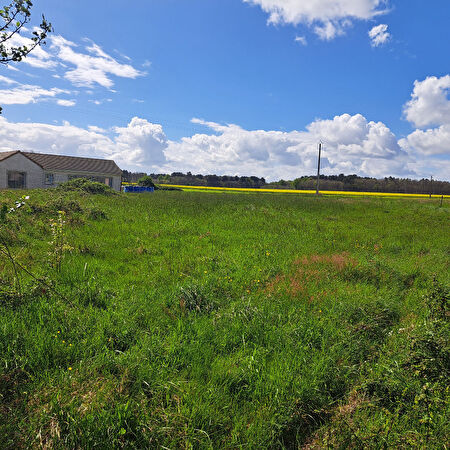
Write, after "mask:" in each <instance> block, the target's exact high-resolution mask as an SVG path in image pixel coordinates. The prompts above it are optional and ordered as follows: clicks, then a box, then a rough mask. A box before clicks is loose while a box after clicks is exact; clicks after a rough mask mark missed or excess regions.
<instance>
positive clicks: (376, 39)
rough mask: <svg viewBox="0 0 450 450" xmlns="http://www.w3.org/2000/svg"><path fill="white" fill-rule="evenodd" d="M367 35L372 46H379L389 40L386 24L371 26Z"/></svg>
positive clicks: (389, 35)
mask: <svg viewBox="0 0 450 450" xmlns="http://www.w3.org/2000/svg"><path fill="white" fill-rule="evenodd" d="M369 37H370V43H371V45H372V47H380V46H381V45H384V44H386V42H388V41H389V39H390V38H391V34H390V33H389V32H388V26H387V25H386V24H381V25H377V26H375V27H373V28H372V29H371V30H370V31H369Z"/></svg>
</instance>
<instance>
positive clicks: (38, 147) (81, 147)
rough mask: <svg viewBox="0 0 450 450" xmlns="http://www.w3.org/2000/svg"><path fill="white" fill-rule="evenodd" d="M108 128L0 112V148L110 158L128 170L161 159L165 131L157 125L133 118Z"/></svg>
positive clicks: (145, 166)
mask: <svg viewBox="0 0 450 450" xmlns="http://www.w3.org/2000/svg"><path fill="white" fill-rule="evenodd" d="M106 133H107V130H103V129H101V128H98V127H95V126H90V127H88V129H84V128H80V127H76V126H74V125H71V124H70V123H68V122H64V123H63V124H62V125H50V124H45V123H13V122H9V121H8V120H7V119H5V118H4V117H1V116H0V151H10V150H24V151H35V152H39V153H54V154H58V155H73V156H85V157H99V158H112V159H114V160H115V161H116V162H117V163H118V164H119V165H120V166H121V167H123V168H127V169H131V170H152V168H153V167H155V166H156V165H157V163H161V162H163V161H164V160H165V159H164V154H163V149H164V148H165V139H166V138H165V135H164V132H163V131H162V127H161V126H160V125H156V124H152V123H150V122H148V121H146V120H144V119H139V118H133V119H132V120H131V122H130V123H129V124H128V126H126V127H123V128H121V127H116V128H114V129H113V131H112V133H111V135H107V134H106Z"/></svg>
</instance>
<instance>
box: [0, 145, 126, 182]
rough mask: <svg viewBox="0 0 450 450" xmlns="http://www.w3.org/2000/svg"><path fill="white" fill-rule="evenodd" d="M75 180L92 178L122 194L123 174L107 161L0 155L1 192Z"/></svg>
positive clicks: (10, 154)
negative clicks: (2, 190)
mask: <svg viewBox="0 0 450 450" xmlns="http://www.w3.org/2000/svg"><path fill="white" fill-rule="evenodd" d="M73 178H88V179H90V180H92V181H98V182H100V183H104V184H106V185H108V186H110V187H111V188H113V189H114V190H116V191H120V188H121V184H122V170H121V169H120V168H119V167H118V166H117V164H116V163H115V162H114V161H112V160H107V159H95V158H80V157H75V156H61V155H47V154H43V153H31V152H22V151H19V150H18V151H14V152H1V153H0V189H36V188H51V187H56V186H58V185H59V184H61V183H64V182H65V181H69V180H71V179H73Z"/></svg>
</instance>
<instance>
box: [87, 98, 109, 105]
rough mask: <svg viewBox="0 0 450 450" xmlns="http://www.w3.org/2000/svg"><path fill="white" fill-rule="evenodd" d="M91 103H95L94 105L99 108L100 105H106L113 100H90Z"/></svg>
mask: <svg viewBox="0 0 450 450" xmlns="http://www.w3.org/2000/svg"><path fill="white" fill-rule="evenodd" d="M88 101H89V103H93V104H94V105H97V106H99V105H103V103H106V102H108V103H109V102H112V98H104V99H102V100H98V99H97V100H88Z"/></svg>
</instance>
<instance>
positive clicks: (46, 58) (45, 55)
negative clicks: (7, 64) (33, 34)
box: [8, 34, 58, 69]
mask: <svg viewBox="0 0 450 450" xmlns="http://www.w3.org/2000/svg"><path fill="white" fill-rule="evenodd" d="M33 45H34V42H33V41H32V40H31V39H29V38H27V37H25V36H21V35H20V34H15V35H14V36H12V37H11V38H10V40H9V41H8V48H11V47H23V46H26V47H28V48H31V47H32V46H33ZM22 62H23V63H25V64H28V65H30V66H32V67H36V68H39V69H54V68H56V67H57V66H58V63H57V61H55V59H54V57H53V55H51V54H50V53H49V52H47V51H46V50H44V46H41V45H38V46H37V47H36V48H35V49H34V50H33V52H32V53H30V54H29V55H28V56H27V57H26V58H24V59H23V60H22ZM13 67H14V66H12V65H11V68H13Z"/></svg>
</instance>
